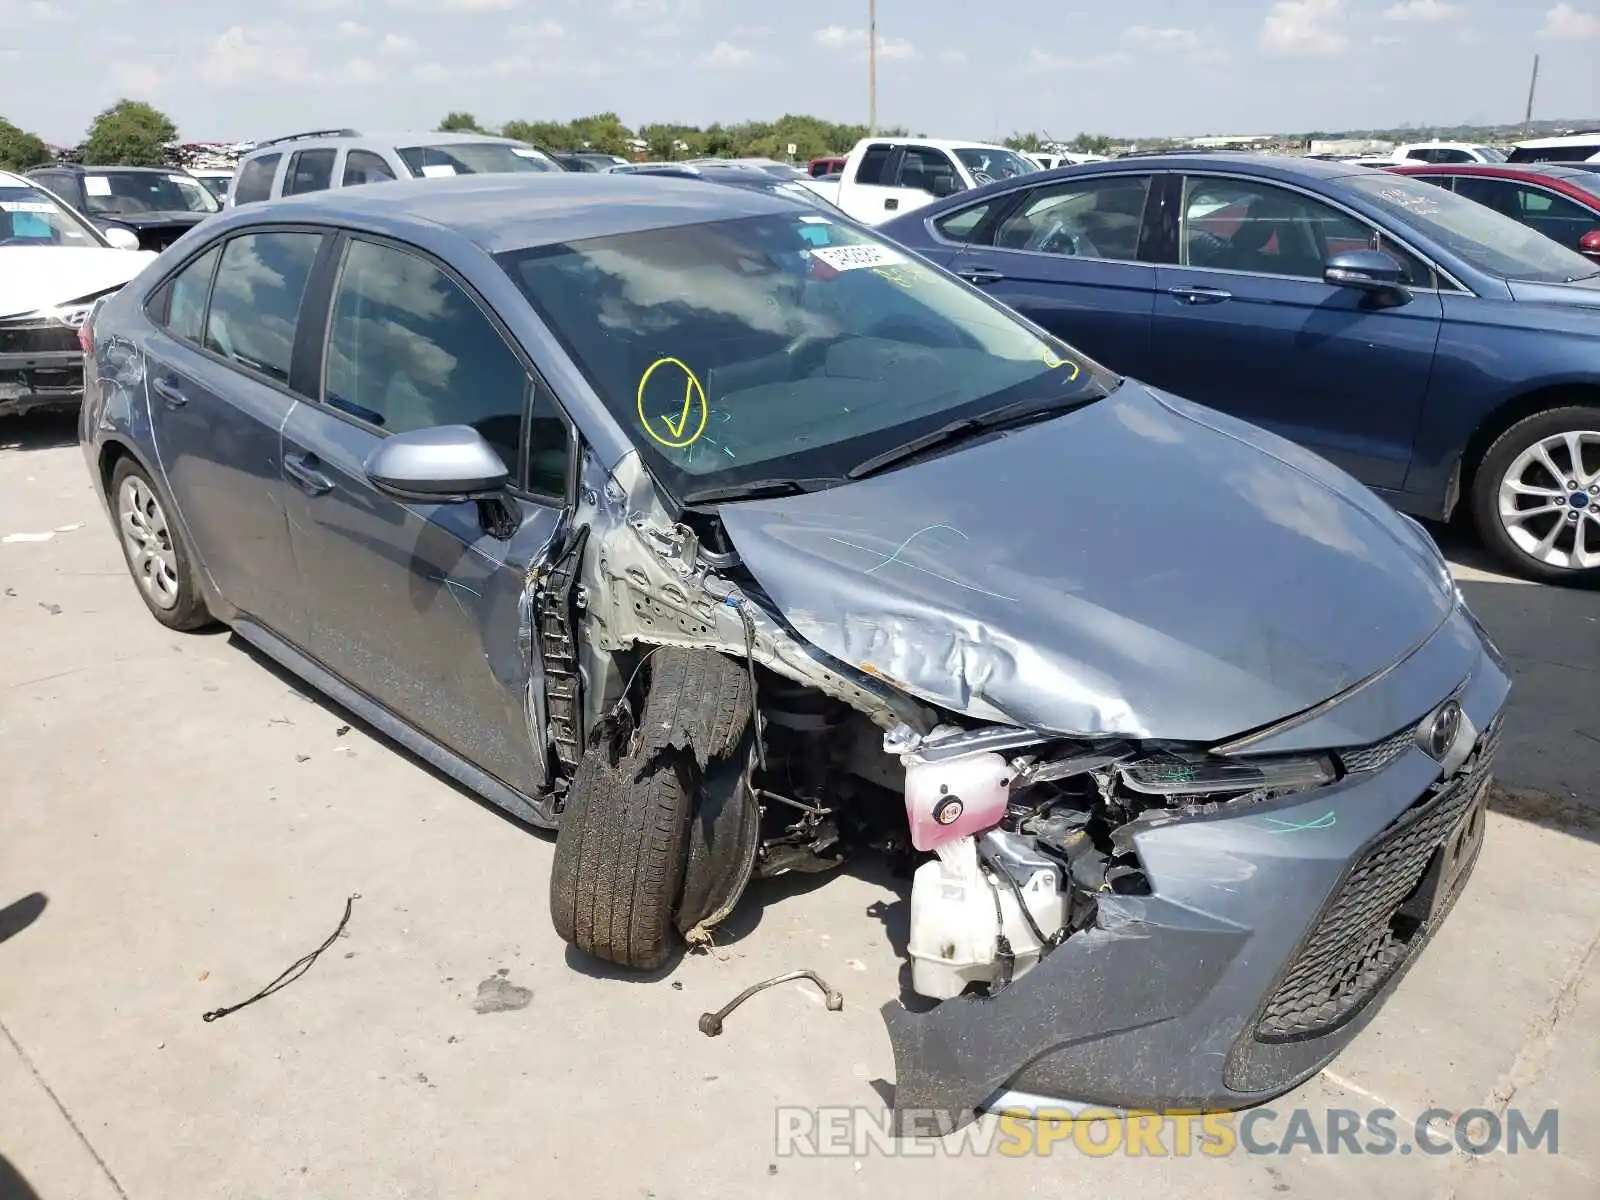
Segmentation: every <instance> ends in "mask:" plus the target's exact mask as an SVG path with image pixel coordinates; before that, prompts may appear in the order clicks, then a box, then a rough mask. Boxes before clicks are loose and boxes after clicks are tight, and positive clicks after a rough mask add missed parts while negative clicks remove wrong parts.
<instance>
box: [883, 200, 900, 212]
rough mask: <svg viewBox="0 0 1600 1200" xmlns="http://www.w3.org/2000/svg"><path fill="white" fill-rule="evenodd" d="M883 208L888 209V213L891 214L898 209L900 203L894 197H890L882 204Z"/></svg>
mask: <svg viewBox="0 0 1600 1200" xmlns="http://www.w3.org/2000/svg"><path fill="white" fill-rule="evenodd" d="M883 206H884V208H886V209H888V210H889V211H890V212H893V211H894V210H895V209H897V208H899V207H900V201H899V200H898V199H896V198H895V197H893V196H890V197H889V198H888V199H887V200H885V201H884V202H883Z"/></svg>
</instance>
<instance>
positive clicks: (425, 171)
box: [422, 163, 456, 179]
mask: <svg viewBox="0 0 1600 1200" xmlns="http://www.w3.org/2000/svg"><path fill="white" fill-rule="evenodd" d="M455 173H456V169H455V168H454V167H453V166H451V165H450V164H449V163H429V164H428V165H427V166H425V167H423V168H422V177H423V178H424V179H443V178H444V177H445V176H447V175H454V174H455Z"/></svg>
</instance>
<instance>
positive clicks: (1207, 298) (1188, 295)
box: [1167, 284, 1233, 304]
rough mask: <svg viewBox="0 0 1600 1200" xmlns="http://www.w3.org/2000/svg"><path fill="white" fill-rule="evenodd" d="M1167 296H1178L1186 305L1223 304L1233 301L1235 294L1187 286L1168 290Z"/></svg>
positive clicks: (1210, 288)
mask: <svg viewBox="0 0 1600 1200" xmlns="http://www.w3.org/2000/svg"><path fill="white" fill-rule="evenodd" d="M1167 295H1169V296H1176V297H1177V298H1178V299H1179V300H1181V301H1183V303H1185V304H1221V303H1222V302H1223V301H1224V300H1232V299H1233V293H1232V292H1225V291H1223V290H1222V289H1221V288H1214V287H1200V286H1198V285H1191V284H1185V285H1184V286H1183V287H1175V288H1168V289H1167Z"/></svg>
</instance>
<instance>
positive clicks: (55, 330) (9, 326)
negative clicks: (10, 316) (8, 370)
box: [0, 318, 81, 354]
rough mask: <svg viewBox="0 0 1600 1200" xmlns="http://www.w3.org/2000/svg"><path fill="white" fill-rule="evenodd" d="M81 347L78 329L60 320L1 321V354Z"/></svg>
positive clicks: (41, 352)
mask: <svg viewBox="0 0 1600 1200" xmlns="http://www.w3.org/2000/svg"><path fill="white" fill-rule="evenodd" d="M80 349H81V347H80V346H79V345H78V331H77V330H76V329H72V328H69V327H68V326H66V325H63V324H61V322H60V321H52V320H39V319H37V318H36V319H33V320H28V321H0V354H52V353H59V352H60V351H63V350H71V351H77V350H80Z"/></svg>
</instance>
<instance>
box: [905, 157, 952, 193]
mask: <svg viewBox="0 0 1600 1200" xmlns="http://www.w3.org/2000/svg"><path fill="white" fill-rule="evenodd" d="M941 180H942V181H943V182H942V183H941V182H940V181H941ZM900 186H901V187H903V188H915V189H917V190H918V191H923V192H932V193H933V194H934V195H936V196H948V195H950V194H951V193H952V192H959V191H961V189H962V183H961V176H960V175H958V174H957V173H956V168H955V164H954V163H952V162H951V161H950V156H949V155H948V154H946V153H945V152H944V151H943V150H935V149H934V148H933V147H932V146H907V147H906V152H905V154H903V155H902V156H901V158H900Z"/></svg>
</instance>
